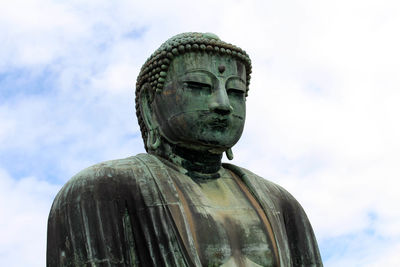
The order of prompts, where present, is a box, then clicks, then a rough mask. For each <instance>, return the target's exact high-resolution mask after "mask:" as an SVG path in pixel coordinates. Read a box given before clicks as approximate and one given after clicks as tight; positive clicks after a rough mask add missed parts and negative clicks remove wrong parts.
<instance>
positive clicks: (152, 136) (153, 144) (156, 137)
mask: <svg viewBox="0 0 400 267" xmlns="http://www.w3.org/2000/svg"><path fill="white" fill-rule="evenodd" d="M160 143H161V137H160V133H159V132H158V129H157V128H156V129H151V130H150V131H149V132H148V133H147V148H150V149H152V150H157V148H158V147H159V146H160Z"/></svg>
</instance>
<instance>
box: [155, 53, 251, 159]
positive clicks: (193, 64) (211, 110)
mask: <svg viewBox="0 0 400 267" xmlns="http://www.w3.org/2000/svg"><path fill="white" fill-rule="evenodd" d="M245 94H246V69H245V66H244V65H243V64H242V63H241V62H239V61H236V60H235V59H233V58H231V57H229V56H223V55H210V54H207V53H195V52H190V53H185V54H183V55H179V56H177V57H176V58H174V59H173V61H172V62H171V64H170V67H169V69H168V74H167V77H166V81H165V85H164V89H163V90H162V93H161V94H156V96H155V100H154V102H153V108H152V109H153V110H154V117H155V119H156V120H157V122H158V124H159V126H160V131H161V134H162V135H163V136H164V137H165V138H166V139H167V140H168V141H169V142H171V143H174V144H179V145H181V146H184V147H187V148H194V149H206V150H214V151H217V152H222V151H224V150H226V149H228V148H230V147H232V146H233V145H234V144H236V142H237V141H238V140H239V138H240V136H241V134H242V131H243V127H244V121H245V115H246V103H245Z"/></svg>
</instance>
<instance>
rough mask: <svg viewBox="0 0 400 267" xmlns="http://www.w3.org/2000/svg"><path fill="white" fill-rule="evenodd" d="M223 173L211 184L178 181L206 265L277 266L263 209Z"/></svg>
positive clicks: (193, 233)
mask: <svg viewBox="0 0 400 267" xmlns="http://www.w3.org/2000/svg"><path fill="white" fill-rule="evenodd" d="M223 173H224V175H222V177H220V178H218V179H215V180H209V181H208V180H207V181H201V182H194V181H193V180H191V179H190V178H182V179H176V180H175V183H176V185H177V187H178V189H179V191H180V198H181V200H182V201H183V202H184V203H185V212H186V216H187V218H188V220H189V222H190V228H191V232H192V235H193V239H194V242H195V245H196V248H197V251H198V253H199V256H200V260H201V262H202V265H203V266H276V265H277V264H276V263H277V260H276V257H275V255H274V253H273V244H272V242H273V240H272V239H273V236H271V234H269V233H268V230H267V227H266V225H265V224H266V223H268V222H265V217H264V220H263V218H262V216H260V213H262V211H261V208H260V207H259V206H257V204H256V203H254V201H255V200H254V198H253V199H251V198H252V197H251V196H248V194H246V192H244V191H243V188H241V187H240V186H239V185H238V183H237V182H236V181H235V179H233V177H232V174H231V173H229V172H227V171H225V172H223ZM186 177H187V176H186Z"/></svg>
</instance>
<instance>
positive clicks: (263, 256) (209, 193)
mask: <svg viewBox="0 0 400 267" xmlns="http://www.w3.org/2000/svg"><path fill="white" fill-rule="evenodd" d="M250 73H251V63H250V59H249V57H248V56H247V54H246V53H245V52H244V51H243V50H241V49H240V48H238V47H236V46H233V45H231V44H227V43H225V42H223V41H221V40H220V39H219V38H218V37H217V36H215V35H214V34H209V33H207V34H202V33H185V34H180V35H177V36H174V37H173V38H171V39H169V40H168V41H167V42H166V43H164V44H163V45H162V46H161V47H160V48H159V49H158V50H157V51H156V52H155V53H154V54H153V55H152V56H151V57H150V58H149V59H148V60H147V62H146V63H145V64H144V66H143V67H142V69H141V72H140V74H139V77H138V81H137V88H136V110H137V115H138V121H139V125H140V128H141V131H142V136H143V139H144V142H145V148H146V151H147V152H148V153H147V154H139V155H137V156H134V157H129V158H126V159H119V160H113V161H107V162H103V163H100V164H97V165H94V166H92V167H89V168H87V169H85V170H83V171H81V172H80V173H78V174H77V175H75V176H74V177H73V178H72V179H71V180H70V181H69V182H68V183H67V184H66V185H65V186H64V187H63V188H62V189H61V191H60V192H59V193H58V195H57V197H56V199H55V200H54V203H53V206H52V208H51V211H50V215H49V221H48V237H47V266H50V267H53V266H322V262H321V259H320V255H319V251H318V246H317V243H316V240H315V237H314V233H313V230H312V228H311V225H310V223H309V221H308V219H307V216H306V215H305V213H304V211H303V209H302V208H301V206H300V204H299V203H298V202H297V201H296V200H295V199H294V198H293V197H292V196H291V195H290V194H289V193H288V192H287V191H285V190H284V189H283V188H281V187H280V186H278V185H276V184H274V183H272V182H269V181H267V180H265V179H263V178H261V177H259V176H257V175H255V174H253V173H251V172H250V171H248V170H246V169H243V168H240V167H237V166H234V165H231V164H222V163H221V158H222V153H224V152H225V153H226V154H227V156H228V158H230V159H231V158H232V157H233V154H232V150H231V148H232V147H233V146H234V145H235V144H236V142H237V141H238V140H239V138H240V136H241V134H242V131H243V127H244V122H245V115H246V104H245V98H246V96H247V91H248V86H249V81H250Z"/></svg>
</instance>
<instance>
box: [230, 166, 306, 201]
mask: <svg viewBox="0 0 400 267" xmlns="http://www.w3.org/2000/svg"><path fill="white" fill-rule="evenodd" d="M224 167H225V168H227V169H230V170H231V171H233V172H234V173H235V174H236V175H238V176H239V177H240V178H241V180H242V181H243V182H244V183H246V185H247V186H248V187H249V188H250V189H252V190H253V191H256V192H257V193H258V194H259V195H261V196H265V195H267V196H268V198H270V199H271V200H272V201H273V202H274V203H275V204H276V205H278V206H280V207H282V206H287V205H290V206H293V207H296V208H301V205H300V204H299V202H298V201H297V200H296V199H295V198H294V197H293V195H292V194H290V193H289V192H288V191H287V190H286V189H285V188H283V187H282V186H280V185H278V184H276V183H274V182H272V181H270V180H268V179H265V178H263V177H261V176H259V175H257V174H255V173H253V172H251V171H249V170H247V169H246V168H242V167H238V166H236V165H233V164H225V163H224ZM301 209H302V208H301Z"/></svg>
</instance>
